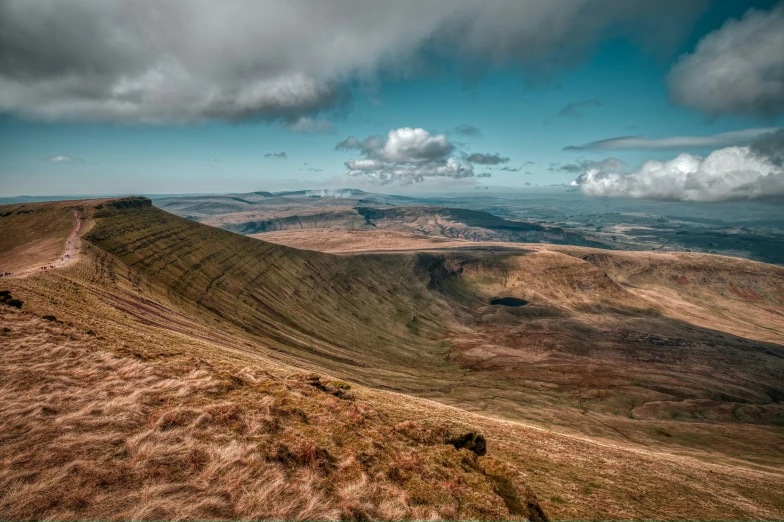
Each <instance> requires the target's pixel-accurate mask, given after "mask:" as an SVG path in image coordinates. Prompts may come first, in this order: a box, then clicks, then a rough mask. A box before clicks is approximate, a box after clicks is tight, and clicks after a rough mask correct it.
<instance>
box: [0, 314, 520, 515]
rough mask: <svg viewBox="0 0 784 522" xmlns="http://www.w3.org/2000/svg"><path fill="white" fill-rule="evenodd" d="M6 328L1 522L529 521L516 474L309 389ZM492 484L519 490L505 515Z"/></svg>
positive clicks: (32, 329) (36, 323)
mask: <svg viewBox="0 0 784 522" xmlns="http://www.w3.org/2000/svg"><path fill="white" fill-rule="evenodd" d="M0 324H3V325H4V330H3V333H2V334H0V335H2V339H3V346H4V354H3V358H2V359H1V360H0V372H1V373H2V374H3V376H4V382H3V385H2V389H0V393H2V396H3V401H2V404H1V405H0V469H2V471H0V492H2V493H0V516H2V517H3V518H7V519H42V518H47V519H144V520H152V519H156V520H161V519H208V518H209V519H215V518H220V519H235V518H240V519H259V518H263V519H296V520H307V519H310V520H312V519H335V518H344V519H345V518H348V519H367V518H382V519H396V518H416V519H424V518H452V519H454V518H460V519H465V518H519V517H520V516H527V515H528V508H527V507H526V508H525V510H522V508H519V506H526V505H527V504H526V502H531V501H532V497H531V494H530V492H528V490H527V489H526V488H525V486H524V485H523V484H522V483H521V482H520V480H519V478H518V475H517V474H516V472H514V471H512V470H510V469H508V467H507V468H504V471H503V473H502V478H501V479H499V478H498V472H497V468H498V467H499V466H500V464H498V463H496V462H495V461H494V460H493V459H492V458H491V457H484V458H477V457H476V455H474V454H473V453H471V452H470V451H468V450H459V451H458V450H456V449H455V448H454V447H452V446H451V445H449V444H444V442H443V440H441V439H438V438H437V437H436V438H431V439H428V440H426V441H421V440H418V439H416V438H411V437H409V436H408V435H407V433H406V432H405V430H402V431H401V430H396V429H395V427H394V425H393V424H391V422H390V420H389V419H388V417H387V416H386V415H385V414H384V413H383V412H381V411H379V410H377V409H376V408H374V407H373V406H371V405H370V404H368V403H365V402H362V401H352V400H344V399H339V398H336V397H335V396H334V395H331V394H329V393H325V392H324V391H321V390H319V389H318V388H316V387H314V386H313V385H312V383H311V381H310V380H309V379H308V377H307V376H305V375H302V376H294V377H289V378H284V377H280V376H276V375H275V374H272V373H269V372H267V371H263V370H254V369H252V368H243V369H235V371H234V372H232V373H231V374H229V373H227V372H226V371H225V370H221V369H220V368H219V367H214V366H212V365H210V364H208V363H198V362H195V361H193V360H189V359H188V358H183V359H178V360H170V361H165V362H163V361H159V362H139V361H135V360H133V359H130V358H128V357H118V356H115V355H112V354H111V353H109V352H107V351H104V350H102V349H100V348H99V347H98V346H97V343H96V340H95V339H94V337H92V336H89V335H85V334H82V333H80V332H78V331H76V330H74V329H72V328H70V327H67V326H64V325H60V324H57V323H52V322H47V321H43V320H41V319H39V318H36V317H34V316H32V315H31V314H28V313H23V312H14V311H6V310H3V311H2V315H0ZM438 429H440V430H443V431H445V432H446V431H447V428H446V427H444V426H440V427H439V428H438ZM486 466H491V469H492V470H493V473H492V476H491V475H488V474H486V473H485V467H486ZM499 480H504V481H509V482H510V484H513V485H514V487H513V490H512V491H513V494H514V501H515V502H517V504H512V508H513V512H511V513H510V511H509V509H508V508H507V504H506V503H505V502H504V501H503V499H502V498H501V497H499V495H498V494H497V493H496V483H497V482H498V481H499ZM526 499H527V500H526ZM515 506H518V507H515Z"/></svg>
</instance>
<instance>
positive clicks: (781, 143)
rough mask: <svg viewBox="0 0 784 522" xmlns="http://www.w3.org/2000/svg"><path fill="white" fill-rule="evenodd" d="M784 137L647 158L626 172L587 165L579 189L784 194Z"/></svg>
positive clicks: (616, 166)
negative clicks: (666, 158) (701, 153)
mask: <svg viewBox="0 0 784 522" xmlns="http://www.w3.org/2000/svg"><path fill="white" fill-rule="evenodd" d="M782 154H784V139H782V135H781V132H778V133H776V134H771V135H766V136H764V137H762V138H761V139H760V140H758V141H757V142H755V143H754V144H753V145H751V146H746V147H725V148H723V149H718V150H715V151H713V152H712V153H711V154H709V155H708V156H707V157H701V156H695V155H692V154H688V153H682V154H680V155H679V156H677V157H676V158H673V159H671V160H669V161H655V160H649V161H646V162H644V163H643V164H642V165H641V166H640V168H639V169H637V170H635V171H633V172H627V171H626V170H625V165H624V164H623V163H622V162H620V161H619V160H615V159H614V158H608V159H607V160H605V161H604V162H594V164H586V165H585V171H584V172H583V174H581V175H580V176H579V177H578V178H577V179H576V180H575V182H574V183H575V185H576V186H579V188H580V190H581V191H582V192H583V193H584V194H587V195H590V196H615V197H631V198H651V199H662V200H679V201H724V200H730V199H756V198H763V197H782V196H784V168H782V166H781V161H780V160H781V158H782Z"/></svg>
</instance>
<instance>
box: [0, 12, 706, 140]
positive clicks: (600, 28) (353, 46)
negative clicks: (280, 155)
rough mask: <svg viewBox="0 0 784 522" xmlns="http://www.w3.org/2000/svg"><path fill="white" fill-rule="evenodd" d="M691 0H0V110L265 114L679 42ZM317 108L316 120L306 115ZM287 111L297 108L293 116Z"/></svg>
mask: <svg viewBox="0 0 784 522" xmlns="http://www.w3.org/2000/svg"><path fill="white" fill-rule="evenodd" d="M705 5H706V1H705V0H693V1H689V2H659V1H653V0H645V1H638V2H628V1H627V0H604V1H602V2H600V3H598V4H597V2H595V1H591V0H546V1H545V0H534V1H528V2H519V1H514V0H508V1H504V0H499V1H497V2H492V3H491V4H490V5H488V4H487V3H486V2H481V1H479V0H456V1H455V0H432V1H429V2H425V3H423V2H415V1H413V0H408V1H405V0H404V1H400V2H378V1H371V2H368V1H362V0H343V1H340V2H311V1H307V0H269V1H265V2H257V1H253V0H235V1H230V2H213V1H209V0H170V1H167V2H159V1H158V0H134V1H133V2H121V1H112V0H108V1H105V2H95V1H93V0H62V1H47V0H43V1H40V2H31V1H29V0H5V1H2V2H0V111H2V112H10V113H13V114H15V115H17V116H22V117H26V118H32V119H40V120H45V121H62V120H66V121H116V122H134V123H147V124H171V123H175V124H183V123H192V122H201V121H205V120H216V119H217V120H224V121H231V122H238V121H258V120H264V121H277V122H282V123H283V124H284V125H286V126H293V127H294V128H295V129H296V128H298V127H299V126H301V125H305V123H304V122H305V121H307V120H302V118H317V117H319V116H320V115H326V114H330V113H332V112H333V111H339V110H341V109H342V108H345V107H346V104H348V103H349V102H350V92H351V87H350V86H351V85H356V83H357V82H367V81H371V82H372V81H374V80H375V78H376V77H377V75H378V74H379V73H381V72H384V73H386V72H392V73H397V74H401V75H406V76H409V77H410V76H414V75H417V74H424V73H430V72H432V71H435V70H437V67H436V65H437V64H439V63H443V61H444V60H451V61H452V63H455V64H457V66H458V67H459V68H460V69H461V70H465V71H467V72H472V73H481V72H484V70H487V69H490V68H493V67H500V66H506V65H512V66H514V67H516V68H518V69H519V70H520V71H521V72H522V73H523V75H524V76H525V77H526V78H527V79H528V80H532V81H535V80H536V79H537V78H538V77H541V76H547V75H552V74H554V73H556V72H557V71H559V70H561V69H562V68H564V67H571V66H574V65H575V64H577V63H578V62H579V61H580V60H583V59H585V58H586V57H587V56H589V55H590V53H591V51H592V50H593V49H594V48H595V47H596V45H597V43H598V41H599V40H605V39H610V38H616V37H627V36H628V37H629V38H631V39H632V40H633V41H634V42H635V43H636V44H638V45H639V46H640V47H642V48H643V49H645V50H665V51H666V50H667V49H673V48H675V46H676V45H678V44H679V43H680V42H681V41H682V39H683V37H684V36H685V35H686V34H688V30H689V29H690V28H691V25H692V23H693V22H694V20H696V17H697V16H699V15H700V14H701V12H702V11H703V9H704V7H705ZM314 121H318V120H314ZM298 122H299V123H298Z"/></svg>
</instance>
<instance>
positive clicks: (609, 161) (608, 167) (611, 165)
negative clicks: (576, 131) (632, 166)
mask: <svg viewBox="0 0 784 522" xmlns="http://www.w3.org/2000/svg"><path fill="white" fill-rule="evenodd" d="M547 170H549V171H551V172H555V171H560V172H569V173H572V174H576V173H577V172H587V171H589V170H600V171H602V172H606V171H615V172H625V171H626V163H624V162H622V161H621V160H619V159H617V158H605V159H603V160H599V161H592V160H582V161H578V162H576V163H567V164H561V163H553V164H551V166H550V168H548V169H547Z"/></svg>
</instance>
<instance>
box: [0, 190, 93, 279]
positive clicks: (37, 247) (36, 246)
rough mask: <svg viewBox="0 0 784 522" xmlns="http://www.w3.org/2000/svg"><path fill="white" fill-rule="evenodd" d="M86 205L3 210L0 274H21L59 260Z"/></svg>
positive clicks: (33, 205)
mask: <svg viewBox="0 0 784 522" xmlns="http://www.w3.org/2000/svg"><path fill="white" fill-rule="evenodd" d="M81 206H82V202H77V201H62V202H55V203H24V204H20V205H7V206H3V207H0V272H5V271H9V272H21V271H22V270H24V269H29V268H34V267H38V266H43V265H48V264H51V263H52V262H54V261H55V260H59V259H60V256H61V255H62V254H63V244H64V242H65V240H66V238H67V237H68V234H70V233H71V231H72V230H73V226H74V218H73V211H74V209H76V208H79V207H81Z"/></svg>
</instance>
